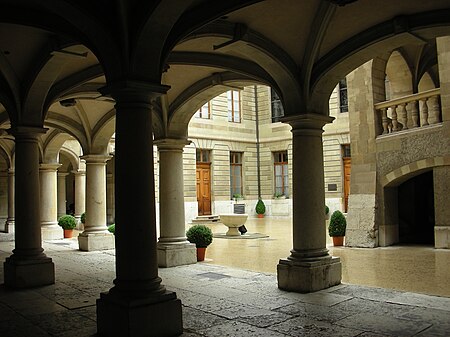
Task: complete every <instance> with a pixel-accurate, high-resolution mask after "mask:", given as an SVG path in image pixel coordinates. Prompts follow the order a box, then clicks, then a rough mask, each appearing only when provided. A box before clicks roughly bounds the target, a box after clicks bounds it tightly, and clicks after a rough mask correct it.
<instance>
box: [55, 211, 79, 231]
mask: <svg viewBox="0 0 450 337" xmlns="http://www.w3.org/2000/svg"><path fill="white" fill-rule="evenodd" d="M58 225H60V226H61V227H62V228H63V229H74V228H75V227H77V220H76V219H75V217H74V216H72V215H69V214H66V215H63V216H62V217H60V218H59V219H58Z"/></svg>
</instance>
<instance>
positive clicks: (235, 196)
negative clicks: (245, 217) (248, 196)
mask: <svg viewBox="0 0 450 337" xmlns="http://www.w3.org/2000/svg"><path fill="white" fill-rule="evenodd" d="M243 198H244V196H243V195H242V194H239V193H234V194H233V199H243Z"/></svg>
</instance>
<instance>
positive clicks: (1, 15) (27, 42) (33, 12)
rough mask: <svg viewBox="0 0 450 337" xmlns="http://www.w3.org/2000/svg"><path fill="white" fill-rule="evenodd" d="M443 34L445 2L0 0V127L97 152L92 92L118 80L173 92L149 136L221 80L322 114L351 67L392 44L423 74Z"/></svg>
mask: <svg viewBox="0 0 450 337" xmlns="http://www.w3.org/2000/svg"><path fill="white" fill-rule="evenodd" d="M449 34H450V3H449V2H448V0H428V1H417V0H398V1H391V0H378V1H372V0H357V1H338V0H336V1H331V0H330V1H325V0H309V1H298V0H266V1H257V0H247V1H245V0H227V1H212V0H160V1H148V0H145V1H144V0H117V1H107V0H96V1H86V0H46V1H40V0H0V51H1V53H0V103H1V108H0V123H1V124H0V125H1V126H0V127H1V128H3V129H7V128H9V127H10V124H13V125H27V126H42V124H44V125H45V126H47V127H49V128H50V131H49V134H52V133H60V132H65V133H67V134H69V135H71V136H73V137H75V138H76V139H78V140H79V141H80V143H81V144H82V146H83V150H84V151H87V152H89V151H97V152H98V151H101V148H102V146H104V143H105V139H108V137H110V136H111V135H112V133H113V132H114V101H113V100H112V99H111V98H110V97H108V96H107V95H104V93H105V90H100V89H101V88H104V87H107V86H108V85H111V84H114V83H118V82H123V81H131V82H134V83H150V84H164V85H167V86H169V87H170V89H168V91H167V93H166V94H164V95H163V96H162V97H161V99H160V100H159V101H158V102H157V104H156V108H155V112H154V114H155V118H154V124H155V133H156V134H157V135H158V137H164V136H165V135H167V134H169V133H171V132H176V133H182V132H183V130H182V129H183V126H187V122H188V121H189V119H190V117H191V116H192V115H193V114H194V112H195V110H196V109H198V107H200V106H201V105H202V104H203V103H204V102H205V101H207V100H208V99H209V98H212V97H213V96H215V95H217V94H218V93H220V92H223V91H226V90H227V88H229V86H230V85H232V86H235V85H239V84H241V85H243V84H250V83H262V84H266V85H270V86H272V87H273V88H274V89H275V90H277V91H278V92H279V94H280V96H281V98H282V99H283V103H284V107H285V113H286V114H287V115H295V114H302V113H307V112H309V113H310V112H313V113H321V114H326V113H327V112H328V111H327V109H328V97H329V95H330V93H331V91H332V89H333V88H334V87H335V85H336V83H337V82H338V80H339V79H340V78H342V77H344V76H345V75H346V74H347V73H349V72H350V71H352V70H353V69H355V68H356V67H357V66H359V65H361V64H363V63H364V62H366V61H368V60H370V59H371V58H374V57H376V56H377V55H380V54H386V53H388V52H391V51H393V50H399V49H401V50H403V52H404V53H409V54H410V55H415V58H414V59H413V60H412V62H416V63H417V62H419V63H420V62H422V63H420V64H419V65H418V66H419V67H421V68H420V69H419V70H418V72H419V73H423V72H424V71H425V70H424V69H426V68H429V69H432V68H433V67H434V66H435V63H436V62H435V59H436V58H435V57H433V55H429V54H430V53H429V51H430V50H433V46H434V39H435V37H436V36H440V35H449ZM414 48H416V49H414ZM417 48H419V49H417ZM414 50H421V51H422V52H421V53H420V55H422V56H421V57H419V56H417V53H415V52H413V51H414ZM431 54H432V53H431ZM434 56H435V55H434ZM411 57H413V56H411ZM421 59H422V60H423V61H420V60H421ZM435 71H436V70H434V72H435ZM102 93H103V94H102ZM60 101H62V103H60ZM171 123H172V124H173V125H175V126H172V125H171ZM52 137H54V135H53V136H52Z"/></svg>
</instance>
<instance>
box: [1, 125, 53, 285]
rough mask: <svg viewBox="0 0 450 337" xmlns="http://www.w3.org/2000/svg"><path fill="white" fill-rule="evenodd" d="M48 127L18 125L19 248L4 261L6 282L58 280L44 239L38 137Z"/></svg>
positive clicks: (17, 215)
mask: <svg viewBox="0 0 450 337" xmlns="http://www.w3.org/2000/svg"><path fill="white" fill-rule="evenodd" d="M45 131H46V130H45V129H42V128H34V127H16V128H13V129H12V130H11V134H12V135H13V136H14V137H15V150H16V157H15V174H16V178H17V179H16V181H15V207H16V217H15V233H14V234H15V249H14V250H13V254H12V255H11V256H10V257H7V258H6V260H5V262H4V265H3V266H4V272H5V276H4V277H5V285H6V286H8V287H14V288H29V287H37V286H43V285H48V284H54V283H55V267H54V264H53V262H52V259H51V258H49V257H47V256H46V255H45V254H44V249H43V248H42V243H41V242H42V240H41V216H40V200H39V199H40V197H39V196H40V193H39V190H40V188H39V147H38V137H39V136H40V135H41V134H42V133H45Z"/></svg>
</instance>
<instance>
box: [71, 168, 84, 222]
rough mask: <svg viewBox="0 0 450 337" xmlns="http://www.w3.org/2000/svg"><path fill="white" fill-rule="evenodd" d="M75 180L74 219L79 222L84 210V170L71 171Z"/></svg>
mask: <svg viewBox="0 0 450 337" xmlns="http://www.w3.org/2000/svg"><path fill="white" fill-rule="evenodd" d="M72 173H73V175H74V181H75V200H74V201H75V219H77V222H78V223H79V222H80V221H81V214H83V213H84V212H85V210H86V172H85V171H72Z"/></svg>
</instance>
